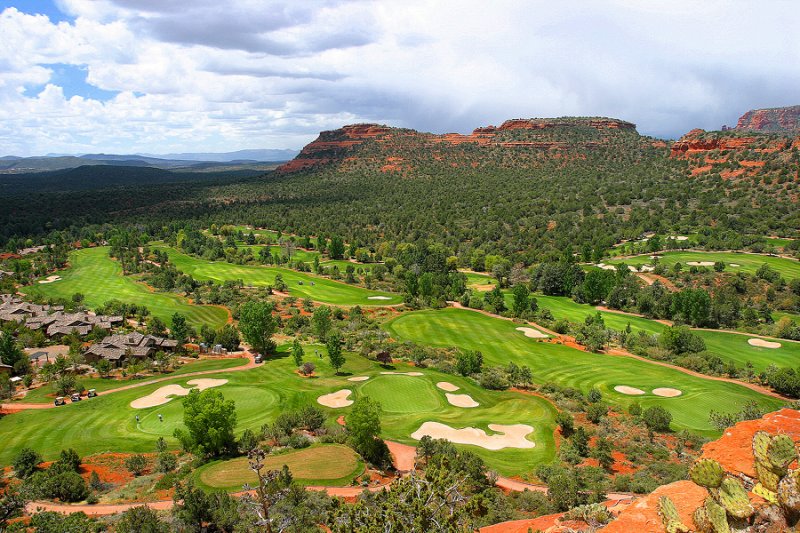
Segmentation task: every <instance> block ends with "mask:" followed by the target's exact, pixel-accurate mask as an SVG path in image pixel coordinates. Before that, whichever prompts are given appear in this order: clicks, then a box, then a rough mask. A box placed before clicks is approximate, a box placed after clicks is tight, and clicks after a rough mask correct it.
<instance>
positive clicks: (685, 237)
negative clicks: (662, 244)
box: [675, 235, 689, 241]
mask: <svg viewBox="0 0 800 533" xmlns="http://www.w3.org/2000/svg"><path fill="white" fill-rule="evenodd" d="M675 240H676V241H688V240H689V237H687V236H686V235H678V236H677V237H675Z"/></svg>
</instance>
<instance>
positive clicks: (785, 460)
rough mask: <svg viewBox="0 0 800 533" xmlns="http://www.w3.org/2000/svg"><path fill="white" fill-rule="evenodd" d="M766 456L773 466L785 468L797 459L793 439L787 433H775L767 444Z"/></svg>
mask: <svg viewBox="0 0 800 533" xmlns="http://www.w3.org/2000/svg"><path fill="white" fill-rule="evenodd" d="M767 458H768V459H769V463H770V464H771V465H772V466H773V467H775V468H786V467H787V466H789V465H790V464H791V463H792V461H794V460H795V459H797V450H796V449H795V447H794V441H793V440H792V438H791V437H790V436H789V435H786V434H783V435H776V436H774V437H772V440H771V441H770V442H769V446H767Z"/></svg>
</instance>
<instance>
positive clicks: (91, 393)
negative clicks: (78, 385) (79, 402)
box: [86, 389, 97, 398]
mask: <svg viewBox="0 0 800 533" xmlns="http://www.w3.org/2000/svg"><path fill="white" fill-rule="evenodd" d="M95 396H97V389H89V393H88V394H87V395H86V397H87V398H94V397H95Z"/></svg>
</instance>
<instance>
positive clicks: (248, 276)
mask: <svg viewBox="0 0 800 533" xmlns="http://www.w3.org/2000/svg"><path fill="white" fill-rule="evenodd" d="M159 247H160V248H161V249H162V250H164V251H166V252H167V254H168V255H169V259H170V261H172V262H173V263H174V264H175V266H176V267H177V268H178V270H181V271H182V272H184V273H186V274H191V275H192V277H194V278H195V279H198V280H201V281H203V280H212V281H215V282H218V283H222V282H224V281H228V280H242V282H243V283H244V284H245V285H252V286H266V285H273V284H274V283H275V276H276V275H278V274H280V275H281V276H283V280H284V281H285V282H286V284H287V285H288V286H289V294H291V295H292V296H297V297H298V298H311V299H312V300H316V301H319V302H325V303H330V304H334V305H361V306H366V305H386V304H397V303H401V302H402V301H403V299H402V297H401V296H400V295H398V294H392V293H388V292H381V291H371V290H368V289H364V288H361V287H357V286H354V285H348V284H347V283H343V282H338V281H333V280H330V279H327V278H323V277H319V276H314V275H310V274H306V273H304V272H297V271H294V270H290V269H287V268H278V267H267V266H257V265H234V264H231V263H226V262H223V261H215V262H212V261H206V260H205V259H199V258H197V257H192V256H189V255H186V254H183V253H180V252H178V251H177V250H175V249H173V248H169V247H166V246H159ZM312 283H313V285H311V284H312ZM376 296H381V297H386V298H388V300H374V299H373V300H370V299H369V298H370V297H376Z"/></svg>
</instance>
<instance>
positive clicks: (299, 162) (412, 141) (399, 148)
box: [278, 117, 638, 173]
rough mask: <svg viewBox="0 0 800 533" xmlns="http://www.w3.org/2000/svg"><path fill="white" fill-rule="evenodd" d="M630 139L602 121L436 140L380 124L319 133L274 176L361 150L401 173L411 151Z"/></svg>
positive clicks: (624, 127) (506, 127)
mask: <svg viewBox="0 0 800 533" xmlns="http://www.w3.org/2000/svg"><path fill="white" fill-rule="evenodd" d="M628 133H630V134H633V135H635V136H638V133H636V125H635V124H632V123H630V122H625V121H623V120H618V119H613V118H605V117H561V118H530V119H512V120H507V121H505V122H503V123H502V124H501V125H500V126H484V127H480V128H476V129H475V130H474V131H473V132H472V133H470V134H468V135H462V134H460V133H446V134H441V135H437V134H433V133H423V132H418V131H416V130H411V129H404V128H392V127H389V126H385V125H381V124H352V125H348V126H344V127H342V128H339V129H337V130H332V131H323V132H322V133H320V134H319V137H318V138H317V139H316V140H314V141H313V142H311V143H310V144H308V145H306V146H305V147H304V148H303V150H302V151H301V152H300V154H299V155H298V156H297V157H295V159H293V160H292V161H289V162H288V163H286V164H284V165H282V166H281V167H279V168H278V171H279V172H284V173H288V172H296V171H300V170H306V169H310V168H316V167H321V166H325V165H328V164H331V163H336V162H341V161H345V160H347V159H348V158H351V157H354V155H355V154H356V153H357V152H358V153H359V154H360V155H361V153H360V151H359V148H360V147H362V146H365V145H370V147H371V148H372V149H373V152H375V151H377V153H371V154H369V156H370V157H374V158H376V159H380V161H379V162H380V163H381V165H382V167H381V168H382V170H383V171H384V172H387V171H397V170H401V169H403V168H404V162H405V159H406V158H407V156H408V155H409V153H408V152H409V150H413V152H414V155H415V156H421V155H430V157H431V158H433V159H437V150H443V149H446V148H447V147H450V146H461V145H463V146H470V145H472V146H477V147H486V148H507V149H515V148H531V149H538V150H553V151H567V150H570V149H591V148H593V147H598V146H600V145H602V144H604V143H605V142H607V140H608V139H609V137H611V136H615V135H620V134H628ZM378 156H379V157H378Z"/></svg>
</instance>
